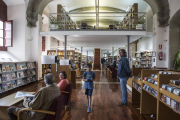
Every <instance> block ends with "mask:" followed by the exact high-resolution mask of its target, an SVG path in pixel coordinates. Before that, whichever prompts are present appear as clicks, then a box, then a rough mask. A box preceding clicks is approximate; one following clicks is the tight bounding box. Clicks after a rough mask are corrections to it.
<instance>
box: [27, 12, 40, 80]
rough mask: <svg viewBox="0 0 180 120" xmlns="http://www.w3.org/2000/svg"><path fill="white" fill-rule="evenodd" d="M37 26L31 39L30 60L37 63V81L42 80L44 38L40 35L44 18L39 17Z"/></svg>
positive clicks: (32, 32)
mask: <svg viewBox="0 0 180 120" xmlns="http://www.w3.org/2000/svg"><path fill="white" fill-rule="evenodd" d="M36 24H37V26H36V27H33V28H31V29H30V30H31V36H30V37H31V38H32V41H31V42H30V50H31V52H30V60H31V61H36V73H37V75H36V76H37V78H36V79H37V80H40V79H41V77H42V64H41V55H42V36H40V35H39V32H40V31H41V30H40V29H41V25H42V16H41V15H38V21H37V23H36Z"/></svg>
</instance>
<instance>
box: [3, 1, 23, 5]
mask: <svg viewBox="0 0 180 120" xmlns="http://www.w3.org/2000/svg"><path fill="white" fill-rule="evenodd" d="M3 1H4V2H5V3H6V5H7V6H11V5H18V4H23V3H25V0H3Z"/></svg>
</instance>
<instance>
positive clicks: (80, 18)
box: [49, 12, 147, 31]
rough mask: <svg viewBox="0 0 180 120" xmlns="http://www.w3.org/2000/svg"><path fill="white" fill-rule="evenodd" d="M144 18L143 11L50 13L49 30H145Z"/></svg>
mask: <svg viewBox="0 0 180 120" xmlns="http://www.w3.org/2000/svg"><path fill="white" fill-rule="evenodd" d="M97 14H98V15H97ZM146 18H147V17H146V13H145V12H139V13H134V12H133V13H126V12H99V13H96V12H82V13H50V14H49V31H146V26H147V25H146V23H147V20H146Z"/></svg>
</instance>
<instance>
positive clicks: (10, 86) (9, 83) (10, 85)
mask: <svg viewBox="0 0 180 120" xmlns="http://www.w3.org/2000/svg"><path fill="white" fill-rule="evenodd" d="M7 89H8V90H10V89H12V84H11V82H8V83H7Z"/></svg>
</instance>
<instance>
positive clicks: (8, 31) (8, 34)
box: [0, 21, 13, 47]
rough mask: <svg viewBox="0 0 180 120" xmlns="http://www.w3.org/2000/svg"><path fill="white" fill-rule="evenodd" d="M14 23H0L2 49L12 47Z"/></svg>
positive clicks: (0, 45) (0, 44)
mask: <svg viewBox="0 0 180 120" xmlns="http://www.w3.org/2000/svg"><path fill="white" fill-rule="evenodd" d="M12 26H13V25H12V21H5V22H3V21H0V47H12V46H13V39H12V38H13V37H12V35H13V34H12Z"/></svg>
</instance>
